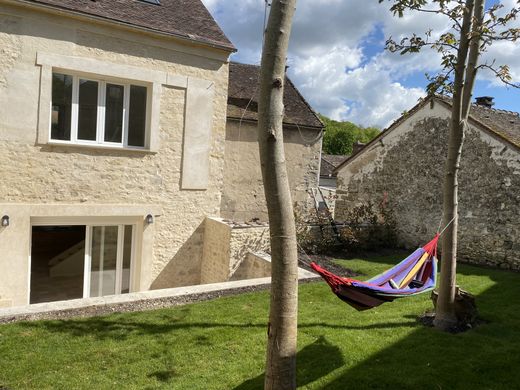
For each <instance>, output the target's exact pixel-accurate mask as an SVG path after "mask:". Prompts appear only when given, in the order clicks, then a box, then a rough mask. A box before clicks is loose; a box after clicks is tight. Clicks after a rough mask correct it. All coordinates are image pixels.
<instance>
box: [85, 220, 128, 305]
mask: <svg viewBox="0 0 520 390" xmlns="http://www.w3.org/2000/svg"><path fill="white" fill-rule="evenodd" d="M107 226H117V254H116V280H115V289H114V291H115V295H120V294H121V290H122V285H123V283H122V280H123V252H124V249H123V248H124V247H123V245H124V239H125V237H124V235H125V227H126V226H131V227H132V232H131V233H130V234H131V235H132V245H131V250H130V275H129V291H133V287H134V282H133V269H134V256H135V252H136V251H135V247H136V240H135V236H136V233H135V232H136V230H137V228H136V225H135V224H123V225H122V224H117V225H116V224H102V225H100V224H95V225H86V233H85V236H86V237H85V261H84V272H83V298H90V280H91V277H92V232H93V229H94V228H95V227H101V228H102V241H101V248H100V256H101V266H100V269H102V268H103V257H104V241H105V234H104V231H105V227H107ZM102 287H103V273H102V272H100V274H99V282H98V295H97V296H102V295H101V292H102Z"/></svg>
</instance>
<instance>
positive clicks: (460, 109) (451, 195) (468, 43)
mask: <svg viewBox="0 0 520 390" xmlns="http://www.w3.org/2000/svg"><path fill="white" fill-rule="evenodd" d="M483 17H484V0H467V1H466V10H465V13H464V18H463V21H462V29H461V35H460V43H459V48H458V52H457V63H456V66H455V80H454V84H453V106H452V113H451V124H450V135H449V140H448V158H447V160H446V168H445V178H444V189H443V195H444V196H443V216H444V217H443V220H444V226H446V225H448V224H449V226H448V228H447V229H446V231H445V232H444V235H443V238H442V263H441V276H440V284H439V296H438V299H437V305H436V312H435V319H434V325H435V327H437V328H439V329H442V330H448V329H452V328H454V327H456V326H457V325H458V320H457V313H456V305H455V300H456V291H457V288H456V272H457V230H458V224H459V221H458V173H459V168H460V159H461V156H462V146H463V144H464V136H465V129H466V126H467V121H468V116H469V111H470V107H471V95H472V91H473V86H474V83H475V77H476V73H477V64H478V58H479V52H480V28H481V25H482V20H483Z"/></svg>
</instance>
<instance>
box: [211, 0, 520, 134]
mask: <svg viewBox="0 0 520 390" xmlns="http://www.w3.org/2000/svg"><path fill="white" fill-rule="evenodd" d="M202 1H203V2H204V4H205V5H206V7H207V8H208V9H209V10H210V12H211V13H212V15H213V17H214V18H215V19H216V20H217V22H218V23H219V25H220V27H221V28H222V29H223V30H224V32H225V33H226V35H227V36H228V38H229V39H230V40H231V41H232V42H233V44H234V45H235V47H236V48H237V49H238V52H237V53H236V54H234V55H233V56H232V57H231V60H233V61H237V62H242V63H249V64H259V63H260V58H261V45H262V34H263V29H264V28H263V26H264V16H265V8H266V7H265V0H202ZM516 1H517V0H501V2H502V3H503V5H504V10H505V9H511V8H512V7H514V6H515V4H516ZM389 4H390V3H388V2H386V3H382V4H379V2H378V1H377V0H368V1H367V0H364V1H363V0H298V2H297V8H296V13H295V16H294V21H293V29H292V33H291V41H290V47H289V54H288V58H287V62H288V65H289V70H288V72H289V77H290V78H291V80H292V81H293V82H294V83H295V84H296V86H297V87H298V89H299V90H300V92H301V93H302V94H303V96H304V97H305V98H306V99H307V101H308V102H309V103H310V104H311V106H312V107H313V108H314V109H315V110H316V111H318V112H319V113H321V114H324V115H326V116H328V117H331V118H333V119H336V120H348V121H351V122H354V123H356V124H359V125H362V126H377V127H380V128H385V127H387V126H388V125H389V124H390V123H392V121H394V120H395V119H397V118H398V117H399V116H400V115H401V113H402V112H404V111H406V110H409V109H410V108H412V107H413V106H414V105H415V104H416V103H417V101H418V99H420V98H421V97H423V96H425V86H426V84H428V81H427V80H426V77H425V73H429V74H435V73H436V72H437V71H438V70H439V63H440V59H439V56H438V54H436V53H435V52H433V51H431V50H425V51H423V52H421V53H419V54H414V55H405V56H401V55H400V54H397V53H390V52H389V51H386V50H384V46H385V41H386V39H387V38H388V37H393V38H394V39H397V38H399V37H403V36H408V35H410V34H411V33H412V32H415V33H418V34H419V33H421V34H422V33H424V32H425V31H426V30H429V29H432V31H433V32H434V34H441V33H442V32H444V31H447V30H448V29H449V28H450V23H449V22H448V21H447V20H446V19H445V18H444V17H442V16H436V15H432V14H423V13H407V14H405V16H404V17H403V18H397V17H395V16H393V15H392V14H391V12H390V11H389ZM515 23H516V25H517V26H518V27H520V20H519V21H515ZM483 60H484V61H492V60H496V64H507V65H509V67H510V70H511V74H512V76H513V78H514V80H516V81H519V82H520V42H517V43H512V42H503V41H501V42H497V43H496V44H494V45H493V46H492V47H490V48H489V50H488V51H487V52H486V53H484V56H483ZM473 96H493V97H494V98H495V108H499V109H504V110H510V111H516V112H520V90H519V89H514V88H511V87H505V86H504V85H501V84H500V82H498V81H497V80H496V78H495V77H494V76H493V75H491V74H490V73H489V72H485V71H483V72H481V73H480V74H479V77H478V80H477V83H476V86H475V90H474V94H473Z"/></svg>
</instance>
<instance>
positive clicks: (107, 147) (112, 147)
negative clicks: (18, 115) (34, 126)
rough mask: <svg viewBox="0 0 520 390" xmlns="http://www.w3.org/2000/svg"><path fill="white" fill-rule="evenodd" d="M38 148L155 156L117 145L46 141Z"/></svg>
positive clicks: (150, 151)
mask: <svg viewBox="0 0 520 390" xmlns="http://www.w3.org/2000/svg"><path fill="white" fill-rule="evenodd" d="M39 146H49V147H58V148H66V149H69V148H70V149H76V148H77V149H92V150H107V151H108V150H110V151H119V152H122V153H135V154H157V151H154V150H150V149H147V148H138V147H124V146H117V145H102V144H77V143H72V142H60V141H48V142H47V143H44V144H40V145H39Z"/></svg>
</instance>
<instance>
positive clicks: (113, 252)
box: [30, 225, 135, 304]
mask: <svg viewBox="0 0 520 390" xmlns="http://www.w3.org/2000/svg"><path fill="white" fill-rule="evenodd" d="M134 235H135V226H134V225H67V226H62V225H59V226H33V227H32V242H31V282H30V283H31V286H30V287H31V291H30V303H31V304H32V303H41V302H53V301H62V300H68V299H77V298H89V297H101V296H106V295H115V294H124V293H128V292H130V291H131V288H132V286H131V271H132V264H133V257H134V243H135V237H134Z"/></svg>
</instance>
